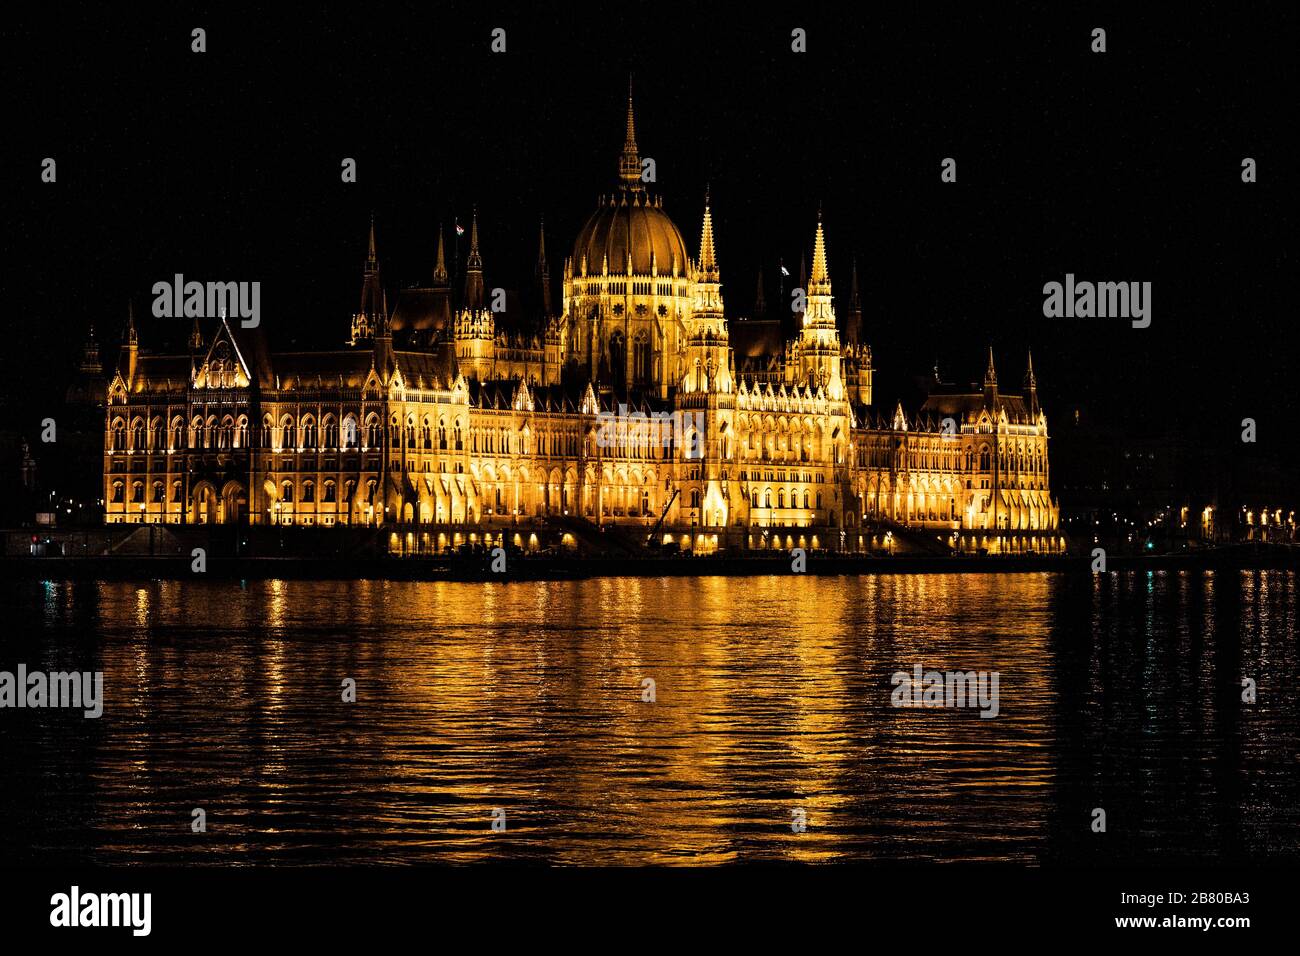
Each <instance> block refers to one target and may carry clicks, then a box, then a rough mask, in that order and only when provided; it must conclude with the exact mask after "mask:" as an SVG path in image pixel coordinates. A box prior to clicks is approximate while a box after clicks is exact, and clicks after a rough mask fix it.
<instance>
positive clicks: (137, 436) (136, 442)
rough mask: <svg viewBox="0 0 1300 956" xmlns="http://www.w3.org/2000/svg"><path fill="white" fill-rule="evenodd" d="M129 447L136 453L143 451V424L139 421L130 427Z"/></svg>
mask: <svg viewBox="0 0 1300 956" xmlns="http://www.w3.org/2000/svg"><path fill="white" fill-rule="evenodd" d="M131 447H132V448H134V449H135V450H136V451H144V422H142V421H140V420H139V419H136V422H135V424H134V425H132V426H131Z"/></svg>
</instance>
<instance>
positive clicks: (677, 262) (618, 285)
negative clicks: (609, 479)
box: [563, 82, 692, 398]
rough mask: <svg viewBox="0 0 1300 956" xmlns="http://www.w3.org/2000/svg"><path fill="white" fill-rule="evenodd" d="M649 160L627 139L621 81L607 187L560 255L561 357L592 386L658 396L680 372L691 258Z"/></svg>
mask: <svg viewBox="0 0 1300 956" xmlns="http://www.w3.org/2000/svg"><path fill="white" fill-rule="evenodd" d="M654 169H655V164H654V161H653V160H651V159H645V160H643V159H642V157H641V154H640V150H639V148H638V147H637V141H636V119H635V115H634V112H633V109H632V87H631V83H630V82H629V84H628V92H627V117H626V125H625V134H624V140H623V150H622V153H621V154H620V155H619V160H618V180H617V185H616V188H615V191H614V192H613V193H610V194H608V195H605V196H601V197H600V199H599V200H598V201H597V204H596V211H595V212H593V213H592V214H591V216H590V217H589V218H588V219H587V222H586V224H585V225H584V226H583V227H582V229H581V230H580V231H579V233H578V238H577V240H576V241H575V242H574V244H573V254H572V255H571V256H570V257H569V258H568V259H567V260H565V263H564V319H563V323H564V336H563V338H564V341H565V354H564V361H565V364H566V365H568V366H569V367H571V368H572V367H575V366H576V367H579V368H582V369H585V370H586V371H587V372H588V374H589V375H590V377H591V378H592V379H593V380H594V381H595V382H596V384H597V386H598V387H600V388H604V389H609V390H611V391H613V392H615V393H617V394H627V393H630V392H632V391H638V392H641V393H644V394H653V395H656V396H658V397H660V398H667V397H668V396H669V394H670V393H671V391H672V389H673V388H674V387H675V386H676V383H677V382H678V381H680V378H681V373H682V361H683V350H684V348H685V344H686V334H687V332H686V323H687V321H688V319H689V317H690V314H691V306H692V300H691V279H692V264H691V262H690V260H689V258H688V256H687V254H686V242H685V240H684V239H683V238H682V233H681V230H679V229H678V228H677V226H676V225H675V224H674V223H673V221H672V220H671V219H670V218H668V214H667V213H665V212H664V209H663V201H662V200H661V199H659V198H657V197H655V196H653V195H652V194H651V193H650V189H649V184H651V183H653V182H654V179H655V177H654Z"/></svg>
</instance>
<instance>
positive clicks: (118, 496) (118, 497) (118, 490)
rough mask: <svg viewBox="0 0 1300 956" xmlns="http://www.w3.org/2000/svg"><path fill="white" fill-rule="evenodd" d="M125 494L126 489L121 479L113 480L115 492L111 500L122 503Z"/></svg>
mask: <svg viewBox="0 0 1300 956" xmlns="http://www.w3.org/2000/svg"><path fill="white" fill-rule="evenodd" d="M123 494H124V489H123V487H122V483H121V482H120V481H115V482H113V494H112V495H111V496H110V500H111V501H112V502H113V504H115V505H120V504H121V503H122V495H123Z"/></svg>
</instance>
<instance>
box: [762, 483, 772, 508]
mask: <svg viewBox="0 0 1300 956" xmlns="http://www.w3.org/2000/svg"><path fill="white" fill-rule="evenodd" d="M763 507H764V508H771V507H772V489H771V488H769V489H767V491H765V492H763Z"/></svg>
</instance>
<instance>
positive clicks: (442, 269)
mask: <svg viewBox="0 0 1300 956" xmlns="http://www.w3.org/2000/svg"><path fill="white" fill-rule="evenodd" d="M433 284H434V285H435V286H438V287H442V286H445V285H446V284H447V256H446V254H445V253H444V252H443V246H442V223H438V261H437V262H436V263H435V264H434V266H433Z"/></svg>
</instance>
